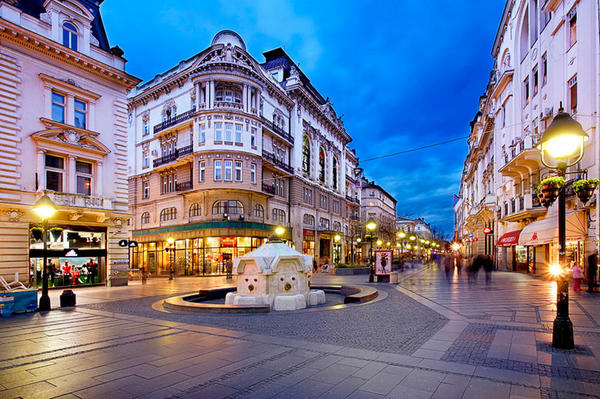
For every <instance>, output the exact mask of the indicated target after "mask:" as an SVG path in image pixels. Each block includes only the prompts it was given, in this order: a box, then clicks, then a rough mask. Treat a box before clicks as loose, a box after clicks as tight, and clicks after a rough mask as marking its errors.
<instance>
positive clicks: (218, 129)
mask: <svg viewBox="0 0 600 399" xmlns="http://www.w3.org/2000/svg"><path fill="white" fill-rule="evenodd" d="M221 141H223V124H222V123H215V142H221Z"/></svg>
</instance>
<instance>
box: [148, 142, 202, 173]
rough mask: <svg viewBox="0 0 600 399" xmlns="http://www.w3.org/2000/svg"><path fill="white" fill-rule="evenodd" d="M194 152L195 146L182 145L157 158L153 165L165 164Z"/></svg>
mask: <svg viewBox="0 0 600 399" xmlns="http://www.w3.org/2000/svg"><path fill="white" fill-rule="evenodd" d="M193 152H194V146H193V145H187V146H185V147H181V148H178V149H176V150H175V151H174V152H172V153H170V154H167V155H163V156H162V157H160V158H156V159H155V160H154V161H153V162H152V165H154V167H155V168H156V167H159V166H161V165H165V164H168V163H171V162H173V161H175V160H177V159H178V158H181V157H185V156H186V155H190V154H191V153H193Z"/></svg>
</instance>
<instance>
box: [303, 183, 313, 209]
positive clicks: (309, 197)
mask: <svg viewBox="0 0 600 399" xmlns="http://www.w3.org/2000/svg"><path fill="white" fill-rule="evenodd" d="M302 194H303V195H302V197H303V199H304V202H306V203H307V204H311V205H312V203H313V191H312V189H310V188H306V187H304V188H303V190H302Z"/></svg>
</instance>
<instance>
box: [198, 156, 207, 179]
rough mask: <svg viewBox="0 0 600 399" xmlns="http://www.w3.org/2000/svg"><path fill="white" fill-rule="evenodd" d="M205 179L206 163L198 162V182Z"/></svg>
mask: <svg viewBox="0 0 600 399" xmlns="http://www.w3.org/2000/svg"><path fill="white" fill-rule="evenodd" d="M205 178H206V162H204V161H200V162H198V180H199V181H201V182H202V181H204V179H205Z"/></svg>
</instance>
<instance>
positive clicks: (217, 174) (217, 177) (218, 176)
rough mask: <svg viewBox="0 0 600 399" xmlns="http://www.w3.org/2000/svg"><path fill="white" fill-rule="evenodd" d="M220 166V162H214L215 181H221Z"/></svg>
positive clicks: (221, 172) (221, 163)
mask: <svg viewBox="0 0 600 399" xmlns="http://www.w3.org/2000/svg"><path fill="white" fill-rule="evenodd" d="M222 165H223V162H222V161H215V181H221V180H223V171H222V169H221V166H222Z"/></svg>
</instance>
